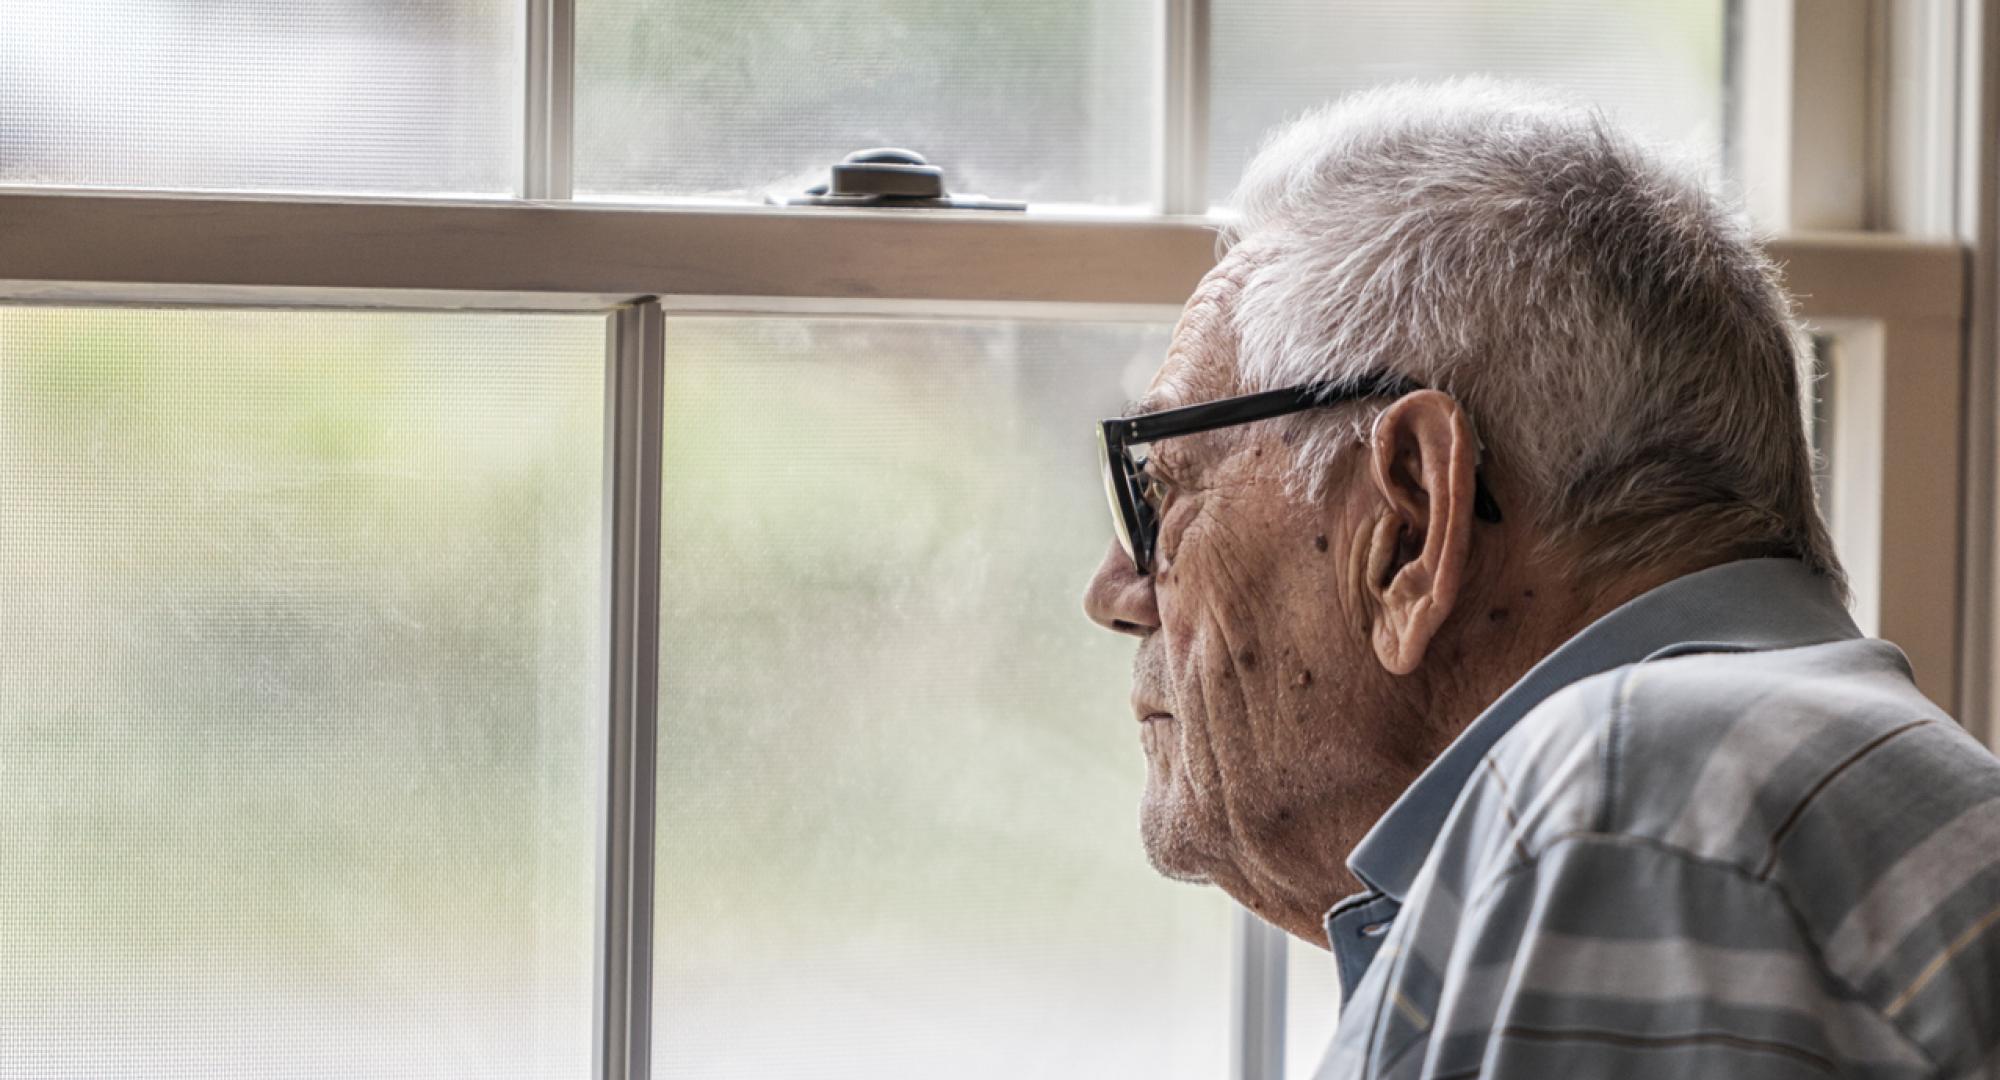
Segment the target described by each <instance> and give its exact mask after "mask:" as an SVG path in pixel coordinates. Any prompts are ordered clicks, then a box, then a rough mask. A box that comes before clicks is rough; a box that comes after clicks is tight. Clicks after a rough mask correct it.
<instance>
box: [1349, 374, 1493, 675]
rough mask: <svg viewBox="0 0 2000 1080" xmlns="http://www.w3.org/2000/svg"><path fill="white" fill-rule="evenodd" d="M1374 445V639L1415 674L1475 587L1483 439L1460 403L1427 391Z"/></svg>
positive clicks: (1397, 665) (1381, 427) (1386, 419)
mask: <svg viewBox="0 0 2000 1080" xmlns="http://www.w3.org/2000/svg"><path fill="white" fill-rule="evenodd" d="M1368 450H1369V476H1370V479H1371V480H1372V481H1373V482H1374V487H1375V493H1376V495H1378V496H1379V497H1380V499H1381V500H1382V505H1381V508H1380V512H1381V517H1380V518H1379V519H1378V520H1377V521H1376V522H1375V526H1374V528H1373V530H1372V531H1371V534H1370V536H1369V537H1368V545H1369V547H1368V560H1367V567H1368V581H1367V583H1366V587H1367V589H1368V592H1369V596H1370V599H1371V601H1372V603H1371V604H1370V607H1371V608H1372V610H1373V612H1374V626H1373V627H1372V628H1371V635H1370V636H1371V639H1372V641H1373V644H1374V646H1375V656H1376V659H1378V660H1380V661H1381V663H1382V666H1383V667H1384V668H1386V669H1388V670H1389V671H1390V672H1391V673H1393V674H1396V675H1408V674H1410V673H1411V672H1413V671H1415V670H1417V668H1418V666H1419V665H1421V664H1422V663H1423V660H1424V654H1425V652H1426V651H1427V650H1428V649H1429V648H1430V645H1431V641H1432V639H1434V638H1435V637H1436V636H1437V632H1438V628H1439V627H1441V626H1443V625H1444V621H1445V619H1446V618H1447V617H1448V616H1450V614H1451V611H1452V608H1453V607H1454V606H1455V605H1456V604H1457V603H1458V595H1459V591H1460V590H1461V589H1462V588H1464V585H1465V568H1466V562H1467V559H1468V558H1469V556H1470V552H1471V548H1472V501H1473V487H1474V484H1475V482H1476V481H1475V477H1476V475H1477V473H1478V469H1479V444H1478V441H1477V438H1476V437H1475V436H1474V435H1473V433H1472V421H1471V419H1470V418H1469V417H1467V416H1466V414H1465V410H1464V408H1462V407H1461V406H1460V405H1459V403H1458V402H1457V400H1456V399H1454V398H1452V397H1451V396H1450V395H1448V394H1443V393H1440V392H1438V391H1436V390H1419V391H1417V392H1415V393H1413V394H1409V395H1406V396H1405V397H1403V398H1401V399H1400V400H1398V401H1397V402H1396V403H1395V404H1394V405H1391V406H1389V408H1388V409H1386V410H1385V411H1383V413H1382V414H1381V416H1379V417H1378V418H1377V419H1376V422H1375V433H1374V436H1373V438H1372V439H1371V440H1370V443H1369V448H1368Z"/></svg>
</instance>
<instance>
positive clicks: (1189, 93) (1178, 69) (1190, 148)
mask: <svg viewBox="0 0 2000 1080" xmlns="http://www.w3.org/2000/svg"><path fill="white" fill-rule="evenodd" d="M1163 2H1164V3H1165V5H1166V10H1165V13H1164V16H1163V19H1164V24H1163V29H1164V33H1163V34H1162V41H1163V46H1164V50H1165V57H1164V60H1165V62H1164V63H1163V64H1162V65H1161V67H1160V76H1161V93H1160V212H1161V213H1163V214H1195V215H1200V214H1206V213H1208V203H1209V196H1208V52H1209V48H1208V44H1209V42H1208V35H1209V0H1163Z"/></svg>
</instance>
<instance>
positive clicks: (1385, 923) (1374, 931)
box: [1361, 919, 1391, 937]
mask: <svg viewBox="0 0 2000 1080" xmlns="http://www.w3.org/2000/svg"><path fill="white" fill-rule="evenodd" d="M1390 921H1391V920H1389V919H1383V920H1382V921H1381V922H1372V923H1369V924H1368V925H1366V926H1364V927H1362V928H1361V936H1362V937H1381V936H1382V935H1383V934H1386V933H1388V932H1389V923H1390Z"/></svg>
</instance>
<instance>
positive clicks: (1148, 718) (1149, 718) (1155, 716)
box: [1139, 712, 1174, 724]
mask: <svg viewBox="0 0 2000 1080" xmlns="http://www.w3.org/2000/svg"><path fill="white" fill-rule="evenodd" d="M1173 718H1174V714H1173V713H1163V712H1153V713H1147V714H1146V715H1144V716H1142V717H1140V718H1139V722H1140V723H1142V724H1150V723H1152V722H1153V721H1155V720H1172V719H1173Z"/></svg>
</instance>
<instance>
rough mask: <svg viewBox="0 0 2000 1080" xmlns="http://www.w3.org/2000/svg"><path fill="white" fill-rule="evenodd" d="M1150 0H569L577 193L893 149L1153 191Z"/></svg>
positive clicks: (1005, 177) (805, 165)
mask: <svg viewBox="0 0 2000 1080" xmlns="http://www.w3.org/2000/svg"><path fill="white" fill-rule="evenodd" d="M1158 6H1159V5H1158V4H1157V3H1156V2H1155V0H1009V2H1008V3H1000V4H967V3H962V2H960V0H853V2H849V0H740V2H736V3H729V4H719V3H715V2H714V0H579V2H578V5H577V72H576V92H577V111H576V119H577V129H576V187H577V190H578V191H579V192H585V193H595V194H599V195H641V196H715V197H722V198H730V199H751V200H760V199H762V198H763V196H764V193H765V192H766V191H767V190H776V191H780V192H790V193H795V192H797V191H800V190H802V189H803V188H805V187H806V186H807V185H809V184H812V183H815V182H818V181H820V180H824V179H825V177H826V170H827V166H828V165H830V164H832V163H833V162H835V161H838V160H839V159H840V158H841V157H842V156H844V155H845V154H847V153H848V152H849V151H853V150H859V149H862V148H864V147H873V146H902V147H908V148H910V149H913V150H917V151H919V152H921V153H924V154H926V155H928V156H929V157H930V159H931V162H932V164H935V165H941V166H943V167H944V169H945V178H946V181H947V183H948V184H949V185H950V186H951V188H952V190H954V191H969V192H977V193H982V194H986V195H991V196H995V197H1006V198H1015V199H1027V200H1030V201H1034V202H1067V203H1126V204H1137V203H1146V202H1150V201H1151V199H1152V197H1153V190H1152V188H1153V180H1152V178H1153V171H1154V165H1153V158H1152V155H1153V147H1154V138H1153V131H1152V129H1153V125H1154V121H1153V119H1152V118H1153V98H1154V89H1153V79H1154V72H1155V71H1156V69H1157V65H1156V62H1155V55H1156V54H1157V53H1158V51H1159V50H1158V47H1157V45H1156V44H1155V33H1156V30H1155V28H1156V25H1157V19H1158V15H1157V12H1156V11H1155V9H1156V8H1157V7H1158Z"/></svg>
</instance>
